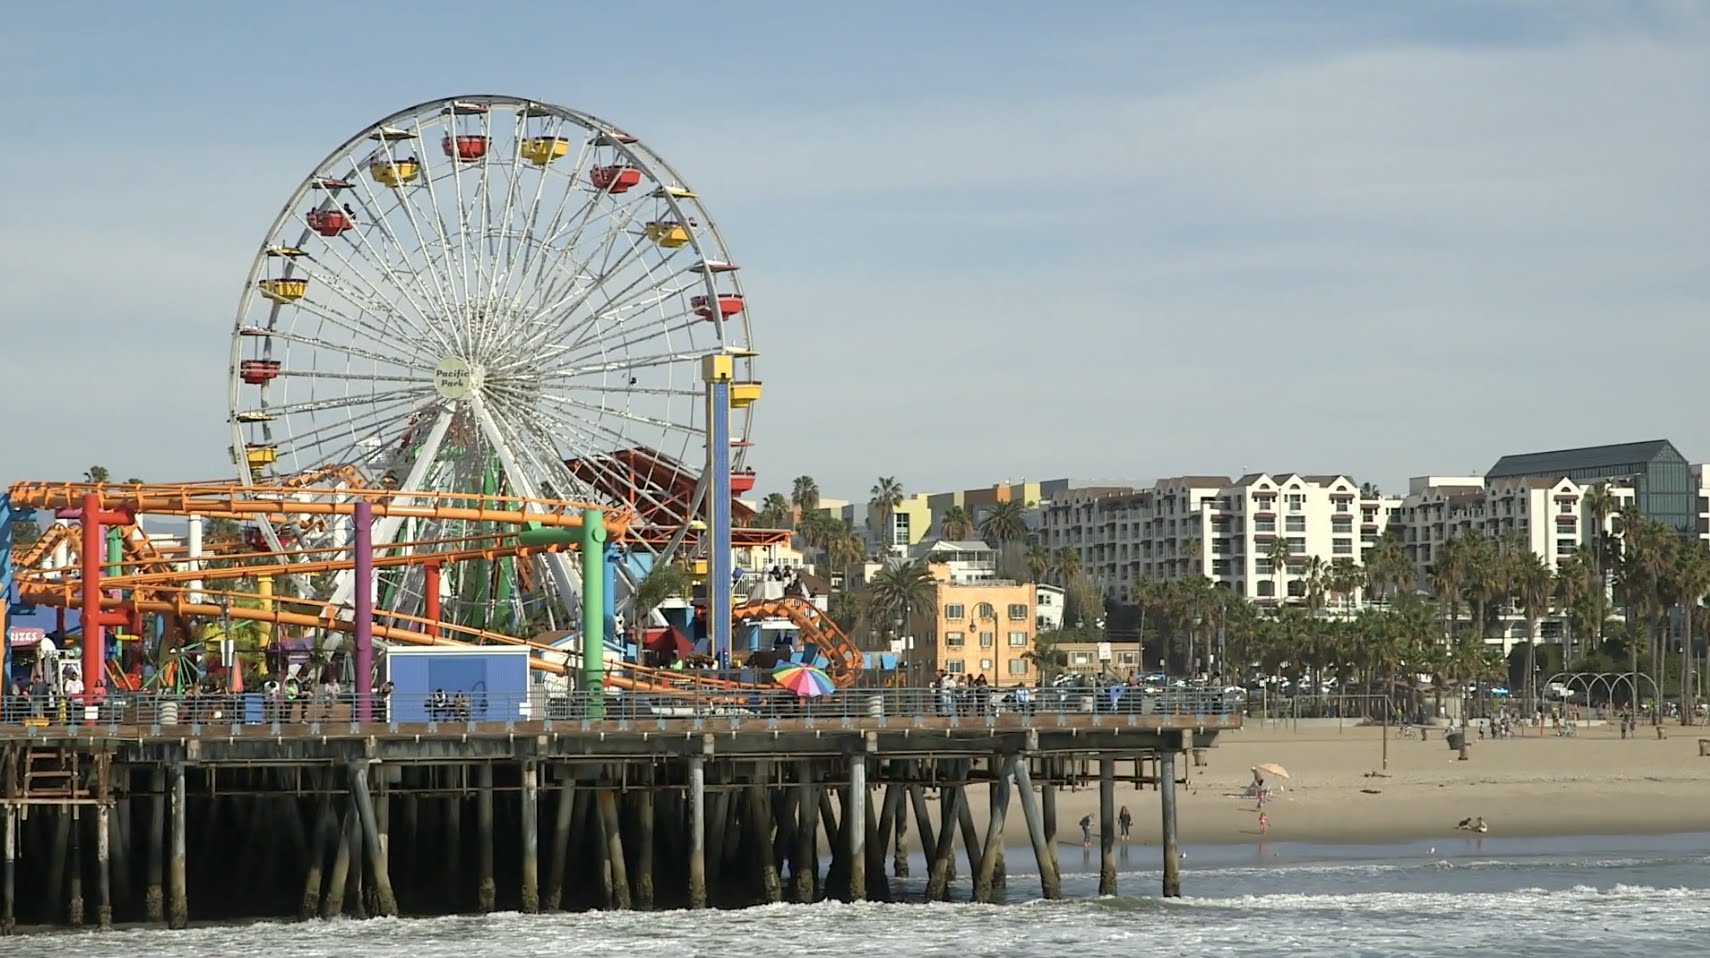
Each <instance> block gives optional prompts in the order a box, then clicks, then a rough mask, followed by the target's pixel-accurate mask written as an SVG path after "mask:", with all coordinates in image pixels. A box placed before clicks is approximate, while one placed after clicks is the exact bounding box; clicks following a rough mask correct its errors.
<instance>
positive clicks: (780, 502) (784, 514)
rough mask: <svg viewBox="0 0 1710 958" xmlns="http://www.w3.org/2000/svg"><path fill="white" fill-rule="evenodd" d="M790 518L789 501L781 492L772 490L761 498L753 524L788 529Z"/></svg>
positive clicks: (791, 515)
mask: <svg viewBox="0 0 1710 958" xmlns="http://www.w3.org/2000/svg"><path fill="white" fill-rule="evenodd" d="M792 518H793V514H792V512H791V508H790V501H789V500H788V499H785V498H784V495H783V493H780V492H773V493H769V494H767V496H766V498H765V499H763V500H761V502H760V511H759V512H758V513H755V515H754V525H755V526H756V527H758V528H761V529H788V528H790V525H791V519H792Z"/></svg>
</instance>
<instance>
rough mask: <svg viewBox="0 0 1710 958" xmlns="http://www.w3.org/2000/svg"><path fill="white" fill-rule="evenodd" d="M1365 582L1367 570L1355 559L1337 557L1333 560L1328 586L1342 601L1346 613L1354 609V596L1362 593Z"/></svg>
mask: <svg viewBox="0 0 1710 958" xmlns="http://www.w3.org/2000/svg"><path fill="white" fill-rule="evenodd" d="M1365 581H1366V570H1365V569H1363V568H1361V567H1360V566H1359V565H1358V564H1357V563H1356V562H1354V560H1353V559H1350V558H1348V557H1347V556H1337V557H1336V558H1335V559H1333V560H1331V562H1330V572H1329V575H1328V577H1327V584H1328V586H1329V589H1330V591H1331V592H1332V593H1334V594H1335V595H1336V596H1337V597H1338V598H1340V599H1341V600H1342V608H1343V610H1344V611H1347V610H1351V609H1352V608H1353V607H1354V594H1355V593H1357V592H1359V591H1360V585H1361V583H1363V582H1365Z"/></svg>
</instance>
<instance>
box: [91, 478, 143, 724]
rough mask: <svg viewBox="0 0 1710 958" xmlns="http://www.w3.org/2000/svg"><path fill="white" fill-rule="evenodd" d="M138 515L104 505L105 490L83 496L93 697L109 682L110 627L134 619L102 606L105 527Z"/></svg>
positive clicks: (126, 522)
mask: <svg viewBox="0 0 1710 958" xmlns="http://www.w3.org/2000/svg"><path fill="white" fill-rule="evenodd" d="M133 519H134V517H133V516H131V515H130V514H129V513H124V512H116V511H108V510H106V509H103V508H101V494H100V493H98V492H91V493H89V494H88V495H86V496H84V497H83V509H82V510H81V512H80V515H79V519H78V521H79V522H80V523H82V525H83V555H82V557H81V558H82V560H83V561H82V566H83V568H82V570H81V571H82V576H83V578H82V580H81V583H80V584H81V585H82V587H83V596H82V599H83V689H84V694H85V695H86V696H87V697H88V700H89V701H99V700H100V698H101V696H102V694H103V691H104V689H105V687H106V684H107V670H106V654H107V648H106V642H105V640H106V637H107V627H108V626H112V627H115V628H117V627H119V626H122V625H124V624H126V623H127V622H129V621H130V616H128V615H126V614H125V613H123V612H106V611H103V610H102V609H101V573H102V566H103V565H105V562H104V559H105V557H104V556H103V555H102V554H101V553H102V551H103V550H102V546H104V545H106V536H105V535H103V534H102V533H103V531H104V527H106V526H109V525H127V524H129V523H130V522H132V521H133Z"/></svg>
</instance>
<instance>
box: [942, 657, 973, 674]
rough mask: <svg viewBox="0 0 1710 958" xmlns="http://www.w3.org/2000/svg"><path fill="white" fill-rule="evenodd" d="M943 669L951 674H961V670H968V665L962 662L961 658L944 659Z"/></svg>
mask: <svg viewBox="0 0 1710 958" xmlns="http://www.w3.org/2000/svg"><path fill="white" fill-rule="evenodd" d="M944 671H946V672H949V673H950V674H952V675H961V674H962V673H963V672H966V671H968V667H967V666H966V665H964V664H962V660H961V659H945V660H944Z"/></svg>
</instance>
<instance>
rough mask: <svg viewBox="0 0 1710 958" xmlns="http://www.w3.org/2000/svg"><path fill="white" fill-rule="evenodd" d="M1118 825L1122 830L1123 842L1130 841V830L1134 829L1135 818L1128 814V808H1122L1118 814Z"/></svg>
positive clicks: (1125, 806)
mask: <svg viewBox="0 0 1710 958" xmlns="http://www.w3.org/2000/svg"><path fill="white" fill-rule="evenodd" d="M1116 824H1117V825H1118V826H1119V827H1120V828H1121V829H1122V840H1123V841H1124V842H1126V841H1128V830H1129V829H1131V828H1133V827H1134V816H1133V815H1131V814H1129V813H1128V806H1127V805H1124V806H1122V811H1120V812H1117V813H1116Z"/></svg>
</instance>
